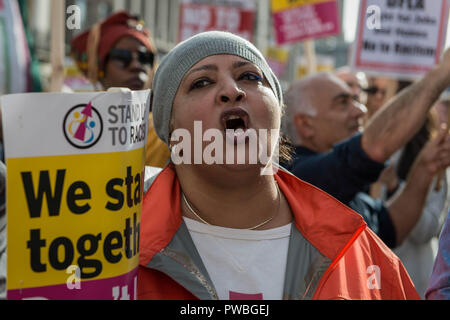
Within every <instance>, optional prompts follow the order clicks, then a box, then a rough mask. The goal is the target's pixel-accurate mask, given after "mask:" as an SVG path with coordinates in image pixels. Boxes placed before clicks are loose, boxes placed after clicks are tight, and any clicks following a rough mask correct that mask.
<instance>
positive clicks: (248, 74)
mask: <svg viewBox="0 0 450 320" xmlns="http://www.w3.org/2000/svg"><path fill="white" fill-rule="evenodd" d="M240 79H241V80H250V81H261V82H262V81H263V78H262V77H260V76H259V75H257V74H254V73H252V72H246V73H244V74H243V75H242V76H241V78H240Z"/></svg>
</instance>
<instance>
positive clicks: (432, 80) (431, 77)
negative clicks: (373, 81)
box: [361, 49, 450, 162]
mask: <svg viewBox="0 0 450 320" xmlns="http://www.w3.org/2000/svg"><path fill="white" fill-rule="evenodd" d="M449 85H450V49H448V50H447V51H446V52H445V54H444V57H443V59H442V61H441V63H440V64H439V65H437V66H436V67H434V68H433V69H432V70H431V71H430V72H429V73H427V74H426V75H425V76H424V77H423V78H422V79H421V80H420V81H418V82H416V83H414V84H413V85H411V86H410V87H409V88H407V89H405V90H404V91H402V92H401V93H400V94H398V95H397V96H395V97H394V98H392V99H391V100H390V101H388V103H387V105H386V106H384V107H383V108H382V110H381V111H379V112H378V113H377V114H375V116H374V117H373V118H372V119H371V120H370V121H369V124H368V126H367V127H366V129H365V130H364V133H363V137H362V141H361V146H362V148H363V150H364V151H365V152H366V153H367V154H368V155H369V157H370V158H371V159H373V160H374V161H378V162H385V161H386V160H387V159H389V157H390V156H391V155H392V154H394V152H395V151H397V150H398V149H399V148H401V147H402V146H403V145H405V144H406V143H407V142H408V141H409V140H410V139H411V138H412V137H413V136H414V134H416V133H417V131H418V130H419V129H420V128H421V126H422V124H423V123H424V121H425V119H426V114H427V113H428V110H429V109H430V108H431V107H432V106H433V105H434V103H435V102H436V100H437V99H438V98H439V96H440V95H441V93H442V92H443V91H444V90H445V89H446V88H447V87H448V86H449Z"/></svg>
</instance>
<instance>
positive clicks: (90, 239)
mask: <svg viewBox="0 0 450 320" xmlns="http://www.w3.org/2000/svg"><path fill="white" fill-rule="evenodd" d="M143 161H144V159H143V150H142V149H138V150H134V151H129V152H118V153H106V154H85V155H70V156H55V157H39V158H21V159H8V161H7V168H8V181H7V206H8V225H9V226H10V227H12V226H14V229H9V230H8V231H9V232H8V252H9V253H12V252H14V254H8V261H7V264H8V266H7V267H8V270H9V271H12V270H14V272H8V282H7V286H8V289H9V290H11V289H24V288H32V287H44V286H50V285H57V284H65V283H66V281H67V279H68V277H69V275H70V274H68V272H67V269H68V268H70V267H71V266H77V267H79V269H80V271H81V278H82V280H99V279H106V278H111V277H115V276H119V275H123V274H125V273H127V272H129V271H130V270H132V269H133V268H136V267H137V266H138V260H139V258H138V256H139V231H140V230H139V229H140V227H139V226H140V212H141V203H142V200H143V199H142V197H143V194H142V192H143V172H141V170H142V168H143ZM23 168H26V170H24V169H23ZM61 226H62V227H61ZM12 230H13V231H12Z"/></svg>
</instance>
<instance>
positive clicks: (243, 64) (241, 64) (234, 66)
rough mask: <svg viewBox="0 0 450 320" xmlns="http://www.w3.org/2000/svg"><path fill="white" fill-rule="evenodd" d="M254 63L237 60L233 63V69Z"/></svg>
mask: <svg viewBox="0 0 450 320" xmlns="http://www.w3.org/2000/svg"><path fill="white" fill-rule="evenodd" d="M249 64H252V63H251V62H249V61H236V62H235V63H233V69H237V68H240V67H243V66H246V65H249Z"/></svg>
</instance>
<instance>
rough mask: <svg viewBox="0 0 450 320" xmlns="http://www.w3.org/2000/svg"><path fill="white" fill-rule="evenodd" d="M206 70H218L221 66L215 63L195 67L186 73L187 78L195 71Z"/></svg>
mask: <svg viewBox="0 0 450 320" xmlns="http://www.w3.org/2000/svg"><path fill="white" fill-rule="evenodd" d="M204 70H213V71H218V70H219V68H217V66H216V65H213V64H205V65H204V66H200V67H198V68H195V69H192V70H191V71H189V72H188V74H187V75H186V78H187V77H189V76H190V75H191V74H193V73H196V72H200V71H204Z"/></svg>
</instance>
